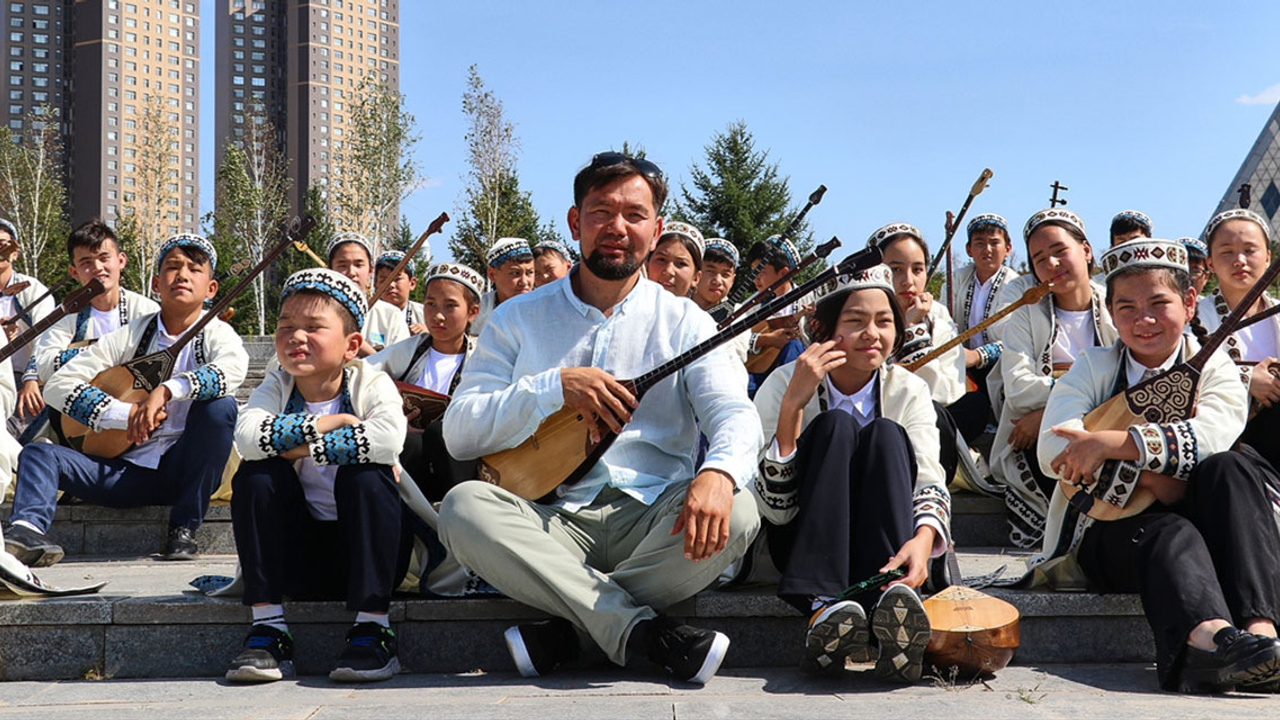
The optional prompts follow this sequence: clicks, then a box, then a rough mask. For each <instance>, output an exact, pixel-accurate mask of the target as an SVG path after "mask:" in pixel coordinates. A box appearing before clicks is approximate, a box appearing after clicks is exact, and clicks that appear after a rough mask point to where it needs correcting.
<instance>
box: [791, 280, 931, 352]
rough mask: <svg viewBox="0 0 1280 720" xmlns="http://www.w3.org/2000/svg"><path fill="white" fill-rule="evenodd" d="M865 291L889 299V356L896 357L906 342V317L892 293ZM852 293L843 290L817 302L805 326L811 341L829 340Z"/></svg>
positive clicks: (849, 290)
mask: <svg viewBox="0 0 1280 720" xmlns="http://www.w3.org/2000/svg"><path fill="white" fill-rule="evenodd" d="M865 289H868V290H879V291H881V292H883V293H884V294H885V296H886V297H888V298H889V309H890V310H892V311H893V351H892V353H891V355H897V354H898V351H899V350H901V349H902V345H903V343H905V342H906V341H907V321H906V316H904V315H903V314H902V309H901V308H899V307H898V301H897V298H895V297H894V296H893V293H891V292H889V291H888V290H886V289H884V288H865ZM853 292H854V289H853V288H844V289H842V290H837V291H835V292H833V293H830V294H828V295H824V296H823V297H822V298H821V299H820V300H818V304H817V305H816V306H815V307H814V309H813V315H812V316H810V317H809V321H808V323H807V324H806V330H807V331H808V333H809V339H810V340H811V341H813V342H815V343H820V342H826V341H828V340H830V339H831V335H832V333H834V332H835V331H836V325H837V324H838V323H839V321H840V311H842V310H844V304H845V303H846V302H848V301H849V296H850V295H851V294H853Z"/></svg>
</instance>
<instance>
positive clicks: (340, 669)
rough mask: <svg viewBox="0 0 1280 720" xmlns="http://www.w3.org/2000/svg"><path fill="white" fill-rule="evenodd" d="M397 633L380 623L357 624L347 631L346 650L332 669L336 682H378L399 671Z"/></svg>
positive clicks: (330, 675) (331, 677)
mask: <svg viewBox="0 0 1280 720" xmlns="http://www.w3.org/2000/svg"><path fill="white" fill-rule="evenodd" d="M396 650H397V643H396V633H395V631H394V630H392V629H391V628H389V627H383V626H382V625H379V624H378V623H372V622H362V623H357V624H356V625H355V626H354V627H352V628H351V629H350V630H348V631H347V649H346V650H343V651H342V655H340V656H338V666H337V667H335V668H334V669H333V670H330V671H329V679H330V680H333V681H336V682H375V681H378V680H386V679H388V678H390V677H391V676H392V675H395V674H396V673H398V672H400V659H399V658H397V657H396Z"/></svg>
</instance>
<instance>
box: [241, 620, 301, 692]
mask: <svg viewBox="0 0 1280 720" xmlns="http://www.w3.org/2000/svg"><path fill="white" fill-rule="evenodd" d="M286 677H293V636H292V635H290V634H289V633H287V632H285V631H284V630H281V629H279V628H276V627H272V626H271V625H254V626H253V628H252V629H250V630H249V635H248V636H247V637H245V639H244V649H243V650H241V651H240V654H239V655H236V657H235V659H234V660H232V661H231V665H230V666H229V667H227V675H226V678H227V680H230V681H231V682H244V683H260V682H272V681H273V680H280V679H282V678H286Z"/></svg>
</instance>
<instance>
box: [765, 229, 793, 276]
mask: <svg viewBox="0 0 1280 720" xmlns="http://www.w3.org/2000/svg"><path fill="white" fill-rule="evenodd" d="M764 244H765V245H766V246H768V245H772V246H774V247H776V248H778V250H780V251H782V254H783V255H784V256H786V258H787V266H788V267H790V268H792V269H794V268H795V267H796V266H798V265H799V264H800V251H799V250H797V249H796V246H795V244H794V243H792V242H791V241H790V240H788V239H786V238H784V237H782V236H781V235H770V236H769V237H767V238H765V239H764Z"/></svg>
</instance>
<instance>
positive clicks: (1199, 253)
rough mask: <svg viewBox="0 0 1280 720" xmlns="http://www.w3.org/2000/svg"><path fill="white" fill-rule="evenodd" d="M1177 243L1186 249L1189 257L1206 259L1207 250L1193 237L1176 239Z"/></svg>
mask: <svg viewBox="0 0 1280 720" xmlns="http://www.w3.org/2000/svg"><path fill="white" fill-rule="evenodd" d="M1178 242H1180V243H1182V246H1183V247H1185V248H1186V249H1187V255H1188V256H1189V257H1198V258H1208V257H1209V248H1208V246H1206V245H1205V244H1204V243H1203V242H1201V241H1200V240H1198V239H1197V238H1193V237H1183V238H1178Z"/></svg>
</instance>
